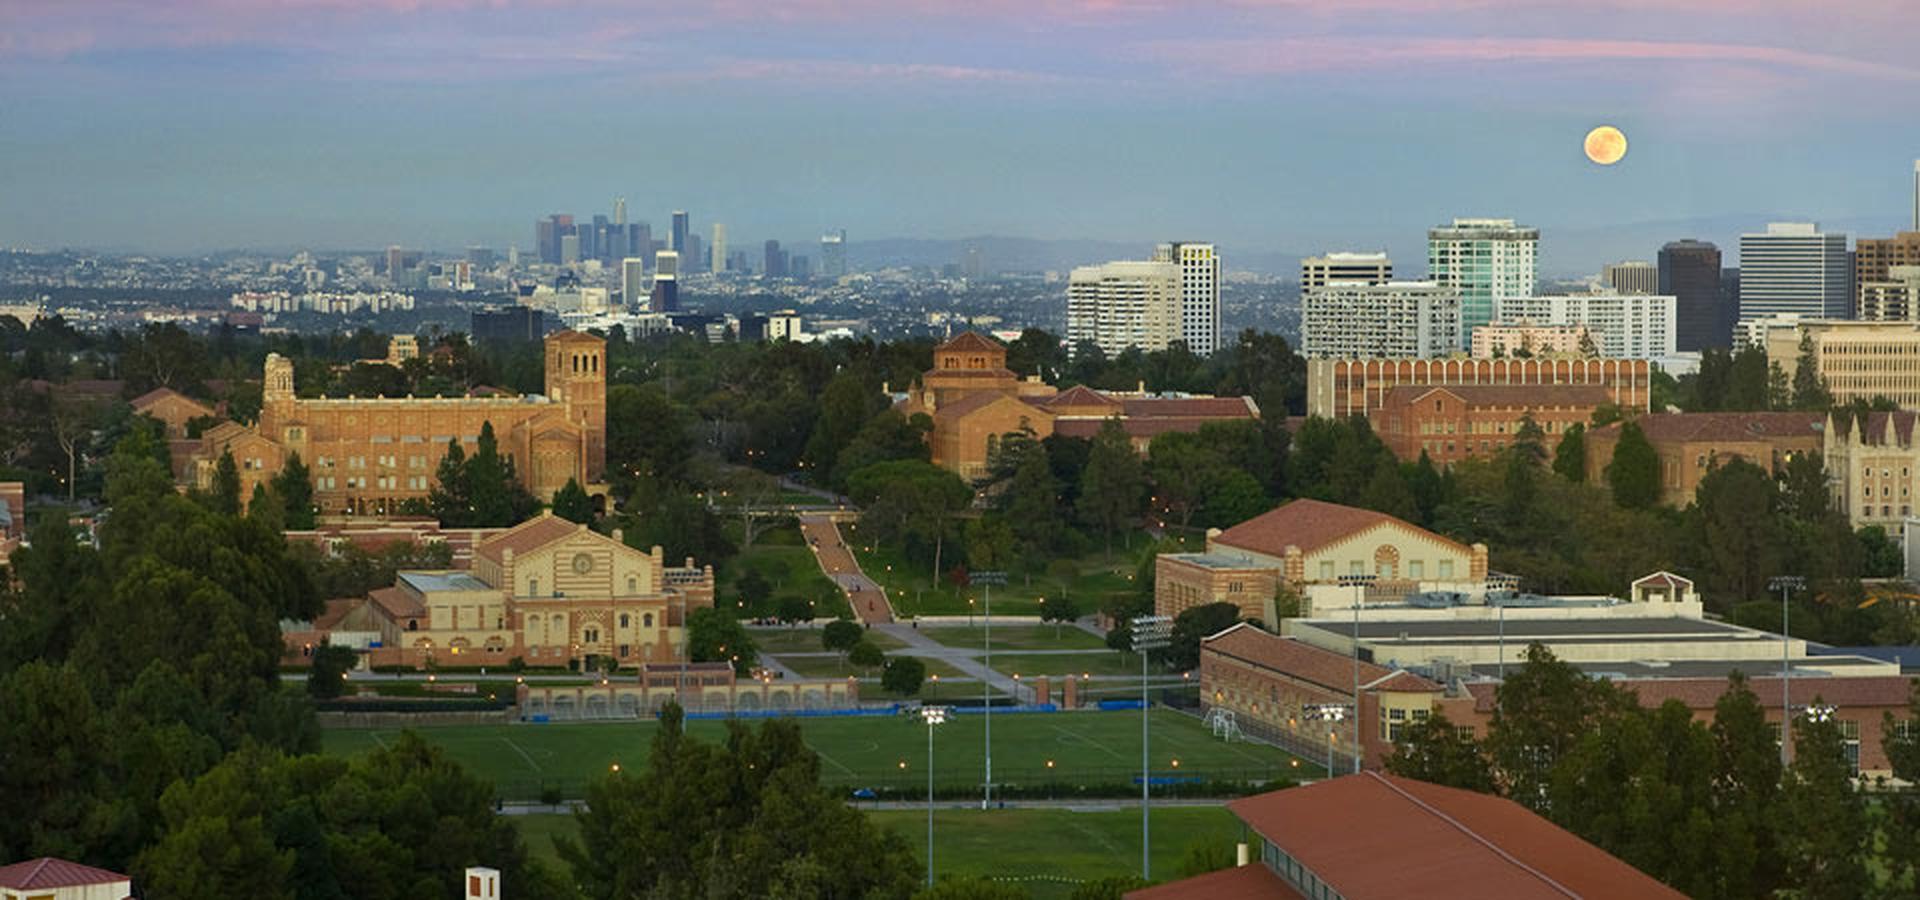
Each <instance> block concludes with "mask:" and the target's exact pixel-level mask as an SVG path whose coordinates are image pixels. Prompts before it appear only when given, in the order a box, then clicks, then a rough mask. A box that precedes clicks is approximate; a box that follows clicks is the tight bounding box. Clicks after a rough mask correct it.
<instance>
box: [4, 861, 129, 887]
mask: <svg viewBox="0 0 1920 900" xmlns="http://www.w3.org/2000/svg"><path fill="white" fill-rule="evenodd" d="M128 880H130V879H128V878H127V876H125V875H122V874H120V873H118V872H109V871H107V870H106V869H96V868H94V867H92V866H87V865H81V864H80V863H77V862H68V861H66V860H64V859H55V858H53V857H51V856H42V857H40V858H39V859H30V860H27V861H26V862H17V863H14V864H13V865H10V866H0V887H4V888H14V889H16V890H30V889H34V888H63V887H85V886H88V885H101V884H115V883H117V882H122V881H128Z"/></svg>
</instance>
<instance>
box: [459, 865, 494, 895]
mask: <svg viewBox="0 0 1920 900" xmlns="http://www.w3.org/2000/svg"><path fill="white" fill-rule="evenodd" d="M466 900H500V870H499V869H489V868H487V867H485V866H468V867H467V896H466Z"/></svg>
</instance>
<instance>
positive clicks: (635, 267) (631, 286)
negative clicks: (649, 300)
mask: <svg viewBox="0 0 1920 900" xmlns="http://www.w3.org/2000/svg"><path fill="white" fill-rule="evenodd" d="M646 296H647V261H646V259H645V258H644V257H639V256H629V257H626V258H624V259H622V260H620V301H621V302H622V303H624V304H626V307H627V309H629V310H636V309H639V308H640V306H641V305H642V303H643V302H644V301H645V299H646Z"/></svg>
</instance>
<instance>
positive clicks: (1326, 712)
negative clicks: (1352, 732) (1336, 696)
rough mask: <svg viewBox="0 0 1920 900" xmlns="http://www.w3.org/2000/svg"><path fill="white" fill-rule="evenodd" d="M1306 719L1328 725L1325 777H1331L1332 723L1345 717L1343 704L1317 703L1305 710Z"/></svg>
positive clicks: (1345, 711)
mask: <svg viewBox="0 0 1920 900" xmlns="http://www.w3.org/2000/svg"><path fill="white" fill-rule="evenodd" d="M1306 713H1307V718H1309V719H1315V720H1318V721H1322V722H1327V723H1329V724H1328V725H1327V777H1328V778H1332V777H1333V740H1334V731H1333V723H1338V722H1339V721H1340V720H1341V719H1344V718H1346V717H1347V707H1346V704H1344V703H1317V704H1314V705H1312V706H1309V707H1307V709H1306Z"/></svg>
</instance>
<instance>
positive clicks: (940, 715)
mask: <svg viewBox="0 0 1920 900" xmlns="http://www.w3.org/2000/svg"><path fill="white" fill-rule="evenodd" d="M920 718H921V719H922V720H924V721H925V722H926V723H927V887H933V726H935V725H940V724H944V723H945V722H946V721H947V708H946V707H944V706H922V707H920Z"/></svg>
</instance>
